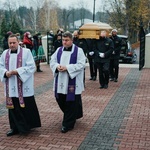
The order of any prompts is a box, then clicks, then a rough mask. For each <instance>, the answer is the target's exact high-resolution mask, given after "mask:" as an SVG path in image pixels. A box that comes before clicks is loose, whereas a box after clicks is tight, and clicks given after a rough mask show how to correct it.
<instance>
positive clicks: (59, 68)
mask: <svg viewBox="0 0 150 150" xmlns="http://www.w3.org/2000/svg"><path fill="white" fill-rule="evenodd" d="M57 70H58V71H60V72H63V71H67V67H66V66H62V65H59V66H58V67H57Z"/></svg>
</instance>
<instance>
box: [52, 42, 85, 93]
mask: <svg viewBox="0 0 150 150" xmlns="http://www.w3.org/2000/svg"><path fill="white" fill-rule="evenodd" d="M74 47H75V45H74V44H73V46H72V50H71V51H63V49H64V47H63V49H62V51H63V52H62V55H61V59H60V64H59V63H58V62H57V53H58V50H59V48H58V49H57V50H56V51H55V53H54V54H53V55H52V56H51V60H50V68H51V70H52V72H53V75H54V85H53V90H55V78H56V76H57V75H58V87H57V93H61V94H67V92H68V81H69V77H70V78H71V79H73V78H76V90H75V94H81V93H82V91H83V90H84V83H83V79H84V68H85V63H86V57H85V55H84V52H83V50H82V49H81V48H79V47H78V54H77V63H76V64H69V62H70V57H71V54H72V53H73V51H74ZM58 65H63V66H66V67H67V71H65V72H59V73H56V69H57V66H58Z"/></svg>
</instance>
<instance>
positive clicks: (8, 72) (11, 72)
mask: <svg viewBox="0 0 150 150" xmlns="http://www.w3.org/2000/svg"><path fill="white" fill-rule="evenodd" d="M12 75H18V72H17V71H16V70H11V71H6V76H7V77H8V78H10V77H11V76H12Z"/></svg>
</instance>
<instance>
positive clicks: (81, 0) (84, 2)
mask: <svg viewBox="0 0 150 150" xmlns="http://www.w3.org/2000/svg"><path fill="white" fill-rule="evenodd" d="M6 1H7V2H10V3H11V4H12V5H13V3H14V2H19V4H20V3H21V2H22V3H23V4H24V5H25V6H28V5H30V2H31V1H32V0H25V1H20V0H0V2H1V7H3V6H2V4H4V2H6ZM41 1H42V0H41ZM55 1H56V2H58V4H59V6H60V7H63V8H69V7H71V6H72V7H75V8H77V7H81V6H83V7H84V8H87V9H89V10H90V11H91V12H93V5H94V0H55ZM103 2H104V0H95V3H96V5H95V6H96V7H95V11H97V10H98V9H100V7H101V6H102V5H103Z"/></svg>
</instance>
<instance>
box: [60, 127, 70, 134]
mask: <svg viewBox="0 0 150 150" xmlns="http://www.w3.org/2000/svg"><path fill="white" fill-rule="evenodd" d="M72 129H73V128H66V127H64V126H62V128H61V132H62V133H66V132H68V131H69V130H72Z"/></svg>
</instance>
